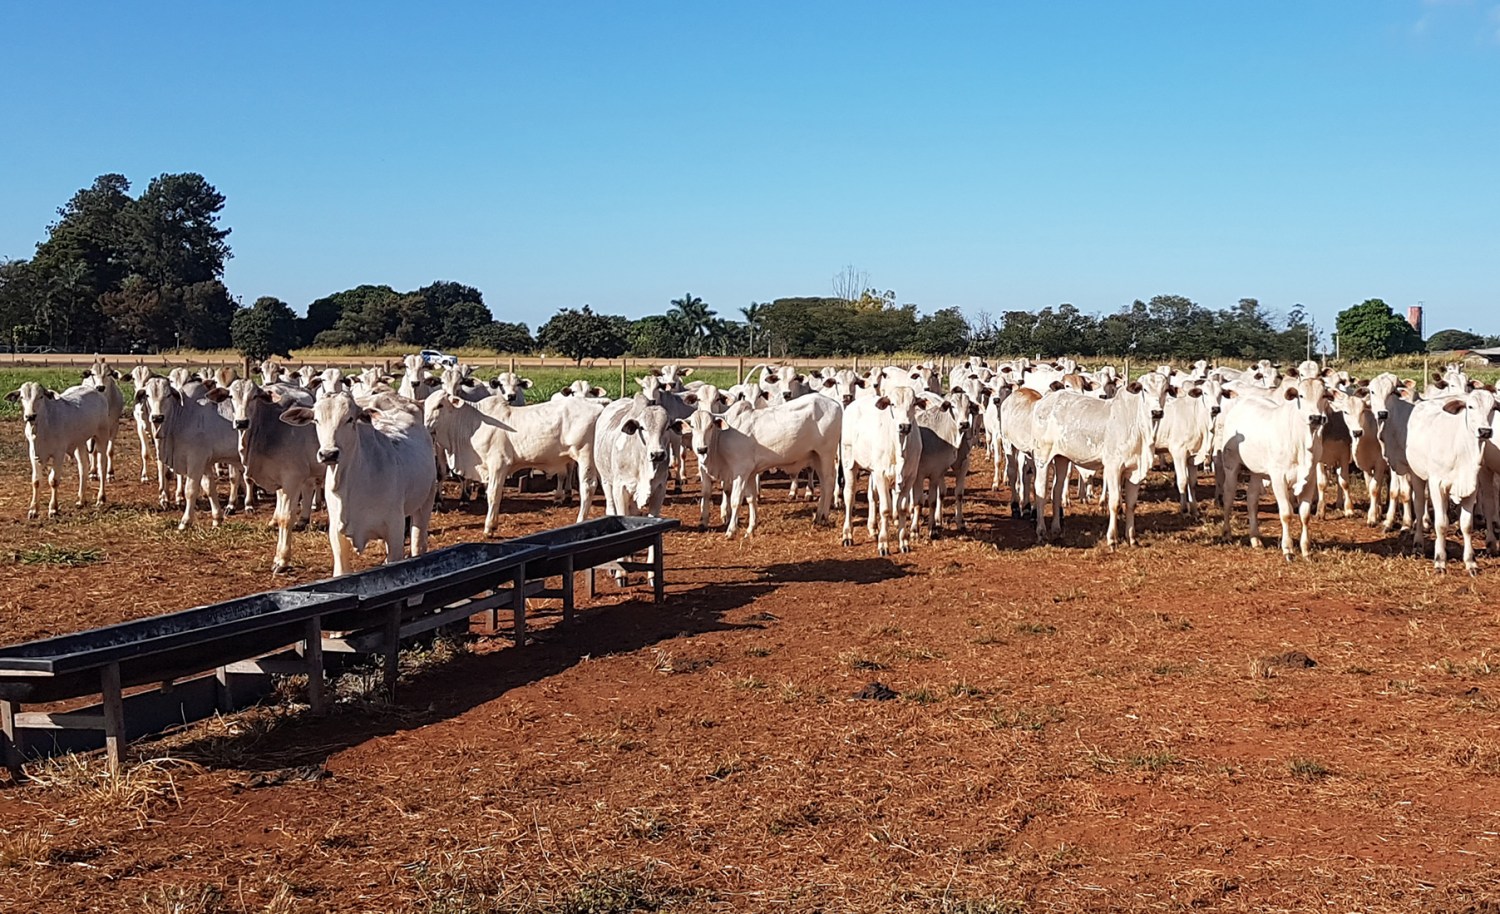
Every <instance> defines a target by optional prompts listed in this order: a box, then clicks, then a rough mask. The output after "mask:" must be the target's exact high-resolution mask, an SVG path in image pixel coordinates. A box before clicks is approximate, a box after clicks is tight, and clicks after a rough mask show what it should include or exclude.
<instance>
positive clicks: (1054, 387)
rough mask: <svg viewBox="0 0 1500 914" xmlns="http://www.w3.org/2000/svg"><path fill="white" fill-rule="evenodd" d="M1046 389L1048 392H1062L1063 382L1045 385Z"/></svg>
mask: <svg viewBox="0 0 1500 914" xmlns="http://www.w3.org/2000/svg"><path fill="white" fill-rule="evenodd" d="M1047 389H1048V390H1062V389H1063V382H1061V381H1053V382H1052V383H1051V384H1048V385H1047Z"/></svg>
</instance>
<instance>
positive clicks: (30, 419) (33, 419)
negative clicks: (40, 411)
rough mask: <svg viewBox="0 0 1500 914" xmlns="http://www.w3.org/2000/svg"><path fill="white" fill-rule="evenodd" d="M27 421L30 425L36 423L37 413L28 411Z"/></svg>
mask: <svg viewBox="0 0 1500 914" xmlns="http://www.w3.org/2000/svg"><path fill="white" fill-rule="evenodd" d="M26 423H27V424H28V425H35V424H36V413H27V414H26Z"/></svg>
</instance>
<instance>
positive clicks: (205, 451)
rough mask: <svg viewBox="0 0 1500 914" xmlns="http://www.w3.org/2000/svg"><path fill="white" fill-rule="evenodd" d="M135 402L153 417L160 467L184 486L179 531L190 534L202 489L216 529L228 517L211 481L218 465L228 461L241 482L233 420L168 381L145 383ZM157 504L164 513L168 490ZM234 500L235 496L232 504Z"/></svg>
mask: <svg viewBox="0 0 1500 914" xmlns="http://www.w3.org/2000/svg"><path fill="white" fill-rule="evenodd" d="M135 399H136V402H137V403H141V404H144V405H145V407H146V410H147V414H148V415H149V416H150V419H151V425H152V428H153V429H155V435H156V442H157V449H158V452H159V453H160V454H161V460H162V463H163V464H164V465H165V466H166V467H167V468H168V469H170V470H171V471H172V472H174V473H176V474H177V476H178V478H179V479H180V480H181V481H182V483H183V486H184V495H183V502H184V504H185V507H184V510H183V513H182V520H181V521H180V522H179V523H178V525H177V529H178V530H186V529H187V528H188V527H189V526H191V525H192V523H193V519H194V517H195V516H196V511H197V504H198V493H199V489H200V488H202V489H203V490H204V492H203V494H204V495H206V496H207V498H208V508H209V513H210V514H211V515H212V517H213V523H214V526H218V525H219V522H220V521H221V520H222V519H223V516H224V513H223V511H221V510H220V508H219V496H218V492H217V491H216V488H217V487H216V486H215V485H214V484H213V479H212V477H211V476H210V474H211V473H212V471H213V466H214V463H215V462H216V461H220V460H222V461H225V462H227V463H228V464H229V465H230V470H231V475H232V478H233V479H234V480H235V482H236V484H238V483H239V482H241V481H242V480H243V472H242V470H241V468H240V445H239V435H238V434H236V433H235V430H234V424H233V420H232V419H231V418H230V417H229V416H228V415H225V412H221V411H220V409H219V404H218V403H215V402H212V401H210V400H208V399H194V398H192V397H188V396H186V395H184V394H183V393H182V391H180V390H175V389H173V387H172V386H171V384H170V383H168V381H167V379H165V378H152V379H150V380H149V381H147V382H146V384H145V386H144V387H142V388H141V389H139V390H137V391H136V392H135ZM226 412H227V410H226ZM158 500H159V502H160V504H161V506H162V507H163V508H165V507H166V506H167V493H166V490H165V489H163V490H161V491H160V492H159V494H158ZM233 500H234V495H233V493H232V492H231V495H230V501H231V503H233Z"/></svg>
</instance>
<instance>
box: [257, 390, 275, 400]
mask: <svg viewBox="0 0 1500 914" xmlns="http://www.w3.org/2000/svg"><path fill="white" fill-rule="evenodd" d="M255 399H257V400H264V401H265V402H267V403H275V402H276V400H277V399H278V398H277V396H276V394H275V393H273V392H271V391H269V390H263V391H261V392H260V393H258V394H256V395H255Z"/></svg>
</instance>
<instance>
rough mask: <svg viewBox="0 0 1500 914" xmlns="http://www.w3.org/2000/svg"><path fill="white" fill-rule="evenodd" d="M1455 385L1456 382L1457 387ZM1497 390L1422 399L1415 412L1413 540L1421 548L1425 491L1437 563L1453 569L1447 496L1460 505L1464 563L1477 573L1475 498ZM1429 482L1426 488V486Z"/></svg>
mask: <svg viewBox="0 0 1500 914" xmlns="http://www.w3.org/2000/svg"><path fill="white" fill-rule="evenodd" d="M1455 389H1457V387H1456V386H1455ZM1497 408H1500V407H1497V405H1496V402H1495V394H1494V392H1493V391H1490V390H1487V389H1485V388H1483V387H1480V388H1476V389H1473V390H1470V391H1469V392H1468V393H1467V394H1464V395H1462V396H1452V397H1444V398H1441V399H1436V400H1423V401H1422V402H1420V403H1418V404H1416V406H1415V407H1414V408H1413V409H1412V413H1411V424H1410V426H1409V427H1408V431H1407V448H1406V457H1407V462H1408V465H1409V466H1410V467H1411V473H1412V477H1413V478H1412V480H1411V483H1412V496H1413V497H1412V502H1413V505H1414V507H1415V510H1416V514H1417V518H1416V520H1415V521H1413V522H1412V525H1411V530H1412V545H1413V546H1414V547H1415V548H1416V549H1417V551H1418V552H1419V553H1420V552H1421V550H1422V514H1423V511H1422V496H1423V495H1424V494H1425V495H1426V497H1427V500H1428V501H1430V502H1431V503H1432V538H1433V563H1432V564H1433V567H1434V568H1436V569H1437V570H1438V571H1446V570H1447V569H1448V542H1447V534H1448V501H1449V500H1450V499H1451V500H1453V501H1454V502H1456V503H1457V504H1458V510H1459V514H1458V527H1459V530H1460V531H1461V532H1462V533H1463V537H1464V567H1465V568H1467V569H1468V571H1469V574H1478V573H1479V566H1478V565H1477V564H1475V562H1474V501H1475V498H1476V496H1477V495H1478V494H1479V480H1480V474H1481V473H1483V472H1484V466H1483V464H1484V449H1485V447H1486V446H1487V445H1488V444H1489V442H1490V441H1491V440H1492V439H1493V436H1494V426H1495V415H1496V411H1497ZM1424 483H1425V484H1426V492H1425V493H1424V492H1423V489H1422V485H1423V484H1424Z"/></svg>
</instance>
